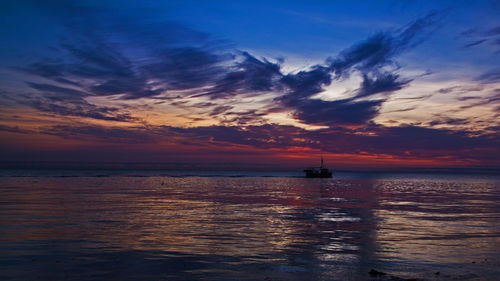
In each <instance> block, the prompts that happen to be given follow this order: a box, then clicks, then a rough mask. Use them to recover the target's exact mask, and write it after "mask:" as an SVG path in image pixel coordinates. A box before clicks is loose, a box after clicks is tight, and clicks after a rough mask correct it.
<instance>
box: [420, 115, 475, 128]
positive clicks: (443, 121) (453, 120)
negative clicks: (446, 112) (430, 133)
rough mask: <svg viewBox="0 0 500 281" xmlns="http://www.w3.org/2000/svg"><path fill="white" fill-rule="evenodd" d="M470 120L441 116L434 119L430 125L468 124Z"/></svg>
mask: <svg viewBox="0 0 500 281" xmlns="http://www.w3.org/2000/svg"><path fill="white" fill-rule="evenodd" d="M469 123H470V120H469V119H467V118H449V117H443V118H439V119H437V120H433V121H431V122H429V125H430V126H436V125H453V126H456V125H466V124H469Z"/></svg>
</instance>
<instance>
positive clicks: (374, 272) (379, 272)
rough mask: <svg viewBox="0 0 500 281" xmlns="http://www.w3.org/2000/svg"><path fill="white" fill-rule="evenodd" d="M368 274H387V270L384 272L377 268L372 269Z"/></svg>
mask: <svg viewBox="0 0 500 281" xmlns="http://www.w3.org/2000/svg"><path fill="white" fill-rule="evenodd" d="M368 274H370V275H372V276H382V275H385V272H382V271H378V270H375V269H373V268H372V269H371V270H370V272H368Z"/></svg>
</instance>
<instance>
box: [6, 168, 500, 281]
mask: <svg viewBox="0 0 500 281" xmlns="http://www.w3.org/2000/svg"><path fill="white" fill-rule="evenodd" d="M0 175H1V177H0V264H1V265H2V266H1V267H0V279H1V280H109V279H113V280H372V279H373V278H379V279H381V280H391V279H392V280H397V279H396V278H418V279H421V280H493V279H495V278H498V277H497V276H499V275H500V270H499V269H498V268H500V253H499V252H500V251H499V250H500V178H499V177H495V176H464V175H452V174H449V175H438V174H434V175H432V174H431V175H424V174H380V173H337V174H335V175H334V177H333V178H332V179H306V178H301V177H300V174H297V173H293V172H292V173H287V172H273V173H271V172H270V173H262V172H241V171H239V172H210V171H205V172H192V171H191V172H182V171H153V172H152V171H68V170H65V171H54V170H52V171H35V170H33V171H26V170H25V171H15V170H5V171H2V172H1V173H0ZM372 268H373V269H376V270H378V271H382V272H385V273H386V275H383V276H371V275H369V274H368V272H369V271H370V270H371V269H372ZM437 272H439V275H437V274H436V273H437ZM400 280H401V279H400Z"/></svg>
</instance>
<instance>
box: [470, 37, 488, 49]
mask: <svg viewBox="0 0 500 281" xmlns="http://www.w3.org/2000/svg"><path fill="white" fill-rule="evenodd" d="M486 41H487V39H481V40H476V41H474V42H471V43H469V44H467V45H465V46H464V47H465V48H470V47H474V46H477V45H479V44H482V43H484V42H486Z"/></svg>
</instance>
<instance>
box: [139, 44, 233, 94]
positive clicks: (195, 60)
mask: <svg viewBox="0 0 500 281" xmlns="http://www.w3.org/2000/svg"><path fill="white" fill-rule="evenodd" d="M229 59H230V57H229V56H228V55H218V54H215V53H212V52H210V51H209V50H205V49H202V48H195V47H182V48H166V49H164V50H162V51H161V52H160V54H159V55H157V56H156V57H155V58H154V62H151V63H147V64H146V65H144V66H142V69H143V70H144V71H145V72H146V73H147V75H148V78H149V79H157V80H158V81H161V84H164V85H165V89H169V90H184V89H193V88H198V87H202V86H207V85H211V84H212V83H213V82H214V81H215V80H216V79H217V78H218V77H221V76H222V75H223V73H224V68H223V67H222V66H221V65H220V63H222V62H224V61H226V60H229Z"/></svg>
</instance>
